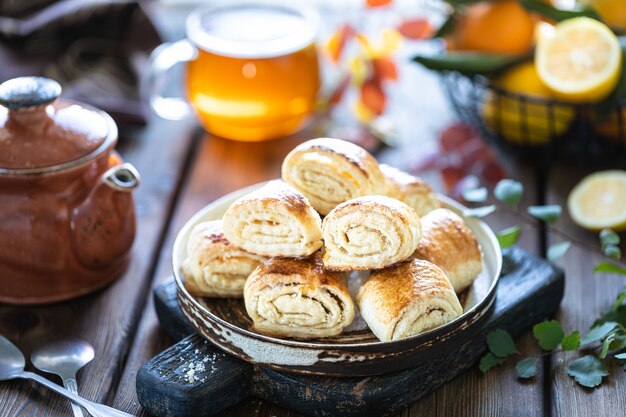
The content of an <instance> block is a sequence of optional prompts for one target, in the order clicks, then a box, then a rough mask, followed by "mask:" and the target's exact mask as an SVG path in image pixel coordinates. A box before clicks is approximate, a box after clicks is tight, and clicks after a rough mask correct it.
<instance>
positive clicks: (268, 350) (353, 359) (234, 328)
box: [173, 183, 502, 376]
mask: <svg viewBox="0 0 626 417" xmlns="http://www.w3.org/2000/svg"><path fill="white" fill-rule="evenodd" d="M263 185H264V183H262V184H257V185H253V186H250V187H246V188H243V189H241V190H238V191H235V192H233V193H231V194H228V195H226V196H224V197H222V198H220V199H219V200H216V201H215V202H213V203H211V204H209V205H208V206H206V207H205V208H203V209H202V210H200V211H199V212H198V213H197V214H196V215H195V216H193V217H192V218H191V219H190V220H189V221H188V222H187V223H186V224H185V226H184V227H183V228H182V230H181V231H180V233H179V234H178V236H177V238H176V242H175V243H174V251H173V269H174V276H175V277H176V285H177V288H178V302H179V304H180V305H181V308H182V310H183V312H184V314H185V316H186V317H187V318H188V319H189V320H190V321H191V323H192V324H193V325H194V327H195V328H196V329H197V330H198V332H199V333H200V334H201V335H202V336H204V337H205V338H206V339H208V340H209V341H211V342H212V343H214V344H215V345H217V346H218V347H220V348H221V349H223V350H225V351H226V352H229V353H231V354H233V355H235V356H237V357H239V358H241V359H243V360H245V361H248V362H251V363H254V364H258V365H262V366H268V367H271V368H275V369H278V370H281V371H288V372H297V373H308V374H318V375H333V376H356V375H359V376H363V375H375V374H382V373H388V372H391V371H396V370H402V369H408V368H413V367H415V366H416V364H417V363H419V362H420V361H428V360H431V359H432V356H433V355H434V354H435V353H437V356H439V355H440V354H441V349H445V350H446V351H447V350H452V349H455V347H457V346H459V345H460V344H461V342H462V341H467V339H468V338H470V337H472V335H473V334H474V333H475V332H476V331H477V330H479V329H480V324H479V323H480V322H481V321H482V319H484V318H485V317H486V316H487V315H488V313H489V312H490V308H491V306H492V305H493V302H494V298H495V290H496V285H497V283H498V278H499V276H500V269H501V266H502V253H501V251H500V246H499V245H498V241H497V239H496V237H495V235H494V233H493V232H492V231H491V229H490V228H489V227H488V226H487V225H486V224H485V223H483V222H482V221H481V220H479V219H473V218H468V219H465V220H466V223H467V225H468V226H469V228H470V229H472V231H473V232H474V234H475V235H476V238H477V239H478V242H479V244H480V246H481V248H482V251H483V255H484V256H483V271H482V273H481V274H480V276H479V277H478V278H477V279H476V281H475V282H474V284H473V285H472V286H471V287H470V288H469V289H468V290H466V291H465V292H464V293H463V294H462V295H461V297H460V298H461V302H462V305H463V311H464V312H463V315H461V316H460V317H458V318H457V319H455V320H454V321H451V322H450V323H447V324H445V325H444V326H441V327H438V328H436V329H433V330H430V331H428V332H425V333H422V334H419V335H417V336H413V337H410V338H407V339H402V340H398V341H394V342H380V341H379V340H378V339H377V338H376V337H375V336H374V335H373V334H372V332H371V331H370V330H369V329H368V328H367V325H366V324H365V322H364V321H363V319H362V318H361V317H360V316H359V315H358V310H357V311H356V313H357V314H356V317H355V320H354V322H353V323H352V324H351V325H350V327H348V328H347V329H346V330H345V331H344V332H343V333H342V334H341V335H339V336H336V337H331V338H325V339H319V340H308V341H297V340H292V339H280V338H276V337H270V336H265V335H262V334H259V333H256V332H255V331H254V330H252V321H251V320H250V318H249V317H248V315H247V314H246V311H245V307H244V303H243V299H211V298H195V297H193V296H191V295H190V294H189V293H188V292H187V290H186V289H185V287H184V285H183V274H182V270H181V263H182V261H183V260H184V259H185V258H186V242H187V239H188V237H189V233H190V231H191V229H192V228H193V226H195V225H196V224H198V223H200V222H203V221H206V220H215V219H221V218H222V216H223V215H224V212H225V211H226V209H227V208H228V207H229V206H230V205H231V204H232V203H233V202H234V201H235V200H236V199H238V198H239V197H241V196H243V195H245V194H247V193H249V192H251V191H253V190H256V189H257V188H260V187H261V186H263ZM440 199H441V201H442V202H443V205H444V206H445V207H447V208H449V209H451V210H453V211H455V212H457V213H459V214H460V213H461V212H462V210H463V206H461V205H460V204H459V203H457V202H455V201H453V200H451V199H449V198H447V197H445V196H440ZM362 279H363V275H362V273H353V275H352V276H351V277H350V279H349V289H350V292H351V293H352V294H353V296H354V294H355V293H356V291H357V290H358V286H359V284H360V282H361V280H362Z"/></svg>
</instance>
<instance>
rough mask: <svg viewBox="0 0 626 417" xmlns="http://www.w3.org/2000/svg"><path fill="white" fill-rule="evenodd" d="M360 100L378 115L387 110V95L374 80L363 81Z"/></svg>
mask: <svg viewBox="0 0 626 417" xmlns="http://www.w3.org/2000/svg"><path fill="white" fill-rule="evenodd" d="M360 100H361V102H362V103H363V104H364V105H365V107H367V108H368V109H369V110H370V111H371V112H372V113H373V114H374V115H376V116H380V115H381V114H383V113H384V112H385V106H386V104H387V97H385V93H384V91H383V89H382V88H381V86H380V84H378V83H377V82H375V81H374V80H367V81H365V82H364V83H363V85H362V86H361V96H360Z"/></svg>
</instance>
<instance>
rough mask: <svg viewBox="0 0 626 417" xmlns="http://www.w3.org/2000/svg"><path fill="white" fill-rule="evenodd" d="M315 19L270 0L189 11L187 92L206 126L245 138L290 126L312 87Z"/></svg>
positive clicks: (305, 113) (284, 131) (297, 122)
mask: <svg viewBox="0 0 626 417" xmlns="http://www.w3.org/2000/svg"><path fill="white" fill-rule="evenodd" d="M317 25H318V22H317V15H316V14H315V13H314V12H312V11H311V10H309V9H306V8H302V9H301V8H297V7H292V6H286V5H280V4H275V3H267V4H262V3H261V4H259V3H252V4H235V5H228V6H222V7H218V8H213V9H211V10H205V11H198V12H195V13H193V14H192V15H191V16H190V17H189V19H188V20H187V36H188V38H189V40H190V41H191V42H192V44H193V45H194V46H195V47H196V48H197V54H196V56H195V59H193V60H191V61H190V62H189V63H188V64H187V65H188V67H187V94H188V98H189V101H190V102H191V104H192V105H193V107H194V108H195V111H196V113H197V115H198V117H199V119H200V120H201V121H202V123H203V125H204V126H205V127H206V129H207V130H208V131H210V132H212V133H214V134H216V135H219V136H223V137H226V138H232V139H238V140H246V141H259V140H265V139H270V138H275V137H280V136H285V135H288V134H291V133H294V132H296V131H298V130H299V129H300V128H301V127H302V126H303V124H304V123H305V121H306V120H307V118H308V117H309V116H310V115H311V113H312V112H313V110H314V106H315V101H316V96H317V91H318V89H319V86H320V79H319V68H318V57H317V50H316V47H315V36H316V33H317Z"/></svg>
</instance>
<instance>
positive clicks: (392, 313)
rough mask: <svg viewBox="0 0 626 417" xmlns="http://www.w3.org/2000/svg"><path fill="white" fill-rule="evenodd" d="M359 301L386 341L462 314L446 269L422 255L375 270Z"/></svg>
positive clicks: (368, 318)
mask: <svg viewBox="0 0 626 417" xmlns="http://www.w3.org/2000/svg"><path fill="white" fill-rule="evenodd" d="M356 302H357V305H358V307H359V311H360V312H361V316H363V319H364V320H365V322H366V323H367V325H368V326H369V328H370V329H371V330H372V332H373V333H374V334H375V335H376V337H378V338H379V339H380V340H381V341H383V342H389V341H391V340H398V339H403V338H405V337H410V336H414V335H417V334H420V333H423V332H426V331H428V330H431V329H434V328H436V327H439V326H441V325H444V324H446V323H448V322H450V321H452V320H454V319H455V318H457V317H459V316H460V315H461V314H463V308H462V307H461V304H460V303H459V299H458V298H457V296H456V294H455V292H454V290H453V288H452V285H450V281H448V278H446V276H445V274H444V273H443V271H442V270H441V269H440V268H439V267H437V266H436V265H434V264H432V263H430V262H428V261H422V260H419V259H415V260H413V261H410V262H403V263H400V264H398V265H395V266H392V267H390V268H387V269H383V270H380V271H374V272H372V275H371V277H370V278H369V279H368V280H367V281H366V282H365V284H363V286H361V288H360V289H359V292H358V294H357V296H356Z"/></svg>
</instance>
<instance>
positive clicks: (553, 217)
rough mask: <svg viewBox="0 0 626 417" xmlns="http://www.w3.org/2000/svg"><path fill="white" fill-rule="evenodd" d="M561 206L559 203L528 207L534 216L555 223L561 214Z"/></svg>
mask: <svg viewBox="0 0 626 417" xmlns="http://www.w3.org/2000/svg"><path fill="white" fill-rule="evenodd" d="M562 211H563V210H562V209H561V206H559V205H558V204H550V205H547V206H530V207H528V214H530V215H531V216H533V217H536V218H538V219H539V220H543V221H544V222H546V223H554V222H555V221H557V220H558V219H559V217H560V216H561V212H562Z"/></svg>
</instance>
